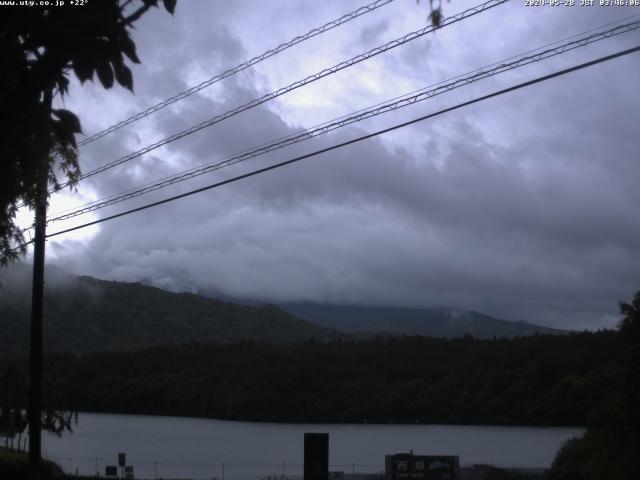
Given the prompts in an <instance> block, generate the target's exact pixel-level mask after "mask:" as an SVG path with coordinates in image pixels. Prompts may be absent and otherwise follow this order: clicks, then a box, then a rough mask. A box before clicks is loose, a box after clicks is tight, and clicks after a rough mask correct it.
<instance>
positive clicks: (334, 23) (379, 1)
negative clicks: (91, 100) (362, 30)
mask: <svg viewBox="0 0 640 480" xmlns="http://www.w3.org/2000/svg"><path fill="white" fill-rule="evenodd" d="M393 1H394V0H376V1H375V2H372V3H370V4H368V5H365V6H363V7H360V8H358V9H357V10H354V11H352V12H349V13H347V14H345V15H343V16H341V17H340V18H337V19H335V20H331V21H330V22H327V23H325V24H324V25H322V26H321V27H316V28H314V29H312V30H309V31H308V32H307V33H305V34H304V35H298V36H296V37H294V38H292V39H291V40H289V41H288V42H285V43H281V44H280V45H278V46H277V47H275V48H273V49H271V50H267V51H266V52H264V53H262V54H260V55H258V56H256V57H253V58H252V59H250V60H247V61H246V62H244V63H241V64H240V65H237V66H235V67H233V68H230V69H228V70H225V71H224V72H222V73H220V74H218V75H216V76H215V77H211V78H210V79H208V80H205V81H204V82H202V83H199V84H198V85H196V86H194V87H191V88H189V89H188V90H185V91H183V92H180V93H178V94H177V95H175V96H173V97H171V98H167V99H166V100H163V101H162V102H159V103H157V104H156V105H154V106H152V107H149V108H147V109H146V110H144V111H142V112H139V113H137V114H135V115H132V116H131V117H129V118H127V119H125V120H122V121H121V122H118V123H116V124H114V125H112V126H110V127H109V128H106V129H104V130H102V131H101V132H98V133H96V134H94V135H92V136H90V137H88V138H86V139H84V140H82V141H81V142H78V146H80V147H81V146H83V145H87V144H88V143H91V142H94V141H96V140H98V139H99V138H102V137H104V136H106V135H109V134H110V133H113V132H115V131H116V130H119V129H121V128H122V127H125V126H127V125H129V124H131V123H133V122H135V121H137V120H140V119H141V118H144V117H148V116H149V115H151V114H152V113H155V112H157V111H158V110H161V109H163V108H165V107H167V106H169V105H171V104H172V103H175V102H178V101H180V100H182V99H184V98H187V97H189V96H191V95H193V94H194V93H197V92H199V91H200V90H203V89H205V88H207V87H210V86H211V85H213V84H214V83H217V82H219V81H221V80H224V79H225V78H228V77H231V76H232V75H235V74H236V73H239V72H241V71H243V70H246V69H247V68H249V67H252V66H253V65H256V64H258V63H260V62H262V61H263V60H266V59H268V58H271V57H273V56H275V55H277V54H278V53H280V52H283V51H285V50H287V49H288V48H291V47H293V46H294V45H297V44H299V43H302V42H304V41H305V40H308V39H310V38H313V37H315V36H317V35H320V34H321V33H324V32H327V31H329V30H332V29H334V28H336V27H338V26H340V25H342V24H344V23H347V22H349V21H351V20H353V19H355V18H358V17H360V16H362V15H365V14H367V13H369V12H372V11H374V10H376V9H378V8H380V7H383V6H385V5H387V4H389V3H391V2H393Z"/></svg>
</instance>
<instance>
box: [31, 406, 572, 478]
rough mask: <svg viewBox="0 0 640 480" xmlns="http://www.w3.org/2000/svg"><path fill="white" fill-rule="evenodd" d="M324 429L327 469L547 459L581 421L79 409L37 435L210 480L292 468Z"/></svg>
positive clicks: (59, 456) (84, 466) (89, 458)
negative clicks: (307, 419)
mask: <svg viewBox="0 0 640 480" xmlns="http://www.w3.org/2000/svg"><path fill="white" fill-rule="evenodd" d="M305 432H326V433H329V463H330V469H331V470H332V471H344V472H345V473H352V472H355V473H367V472H379V471H381V470H384V456H385V454H389V453H395V452H398V451H401V450H405V451H406V450H413V451H414V453H415V454H417V455H418V454H422V455H437V454H443V455H459V456H460V463H461V465H471V464H474V463H486V464H492V465H497V466H503V467H534V468H535V467H543V468H544V467H548V466H549V465H550V464H551V462H552V460H553V457H554V455H555V454H556V452H557V451H558V449H559V448H560V446H561V444H562V442H564V441H565V440H568V439H569V438H571V437H574V436H580V435H582V434H583V433H584V430H583V429H581V428H534V427H492V426H451V425H361V424H346V425H342V424H341V425H336V424H328V425H320V424H314V425H308V424H275V423H252V422H229V421H221V420H206V419H199V418H184V417H156V416H144V415H108V414H97V413H81V414H80V415H79V417H78V425H76V426H75V427H74V433H73V434H66V435H64V436H63V437H62V438H56V437H53V436H51V435H44V436H43V447H42V451H43V455H44V456H46V457H47V458H50V459H52V460H55V461H56V462H57V463H59V464H60V465H61V466H62V467H63V468H64V469H65V470H67V471H69V472H72V473H74V472H75V471H76V469H78V472H79V473H80V474H90V475H93V474H95V473H96V471H99V472H100V475H101V476H103V475H104V467H105V465H117V453H118V452H126V453H127V464H130V465H133V466H134V469H135V476H136V478H162V477H163V478H194V479H195V478H207V479H211V478H213V477H217V478H218V479H219V480H248V479H263V478H267V477H268V476H270V477H271V478H272V479H273V477H277V478H278V479H280V477H281V476H282V474H283V471H284V476H285V477H286V478H291V477H295V476H301V474H302V462H303V435H304V433H305Z"/></svg>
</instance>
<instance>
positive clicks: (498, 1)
mask: <svg viewBox="0 0 640 480" xmlns="http://www.w3.org/2000/svg"><path fill="white" fill-rule="evenodd" d="M507 1H508V0H488V1H486V2H485V3H482V4H480V5H477V6H475V7H471V8H469V9H467V10H464V11H463V12H460V13H458V14H456V15H454V16H452V17H448V18H445V19H444V20H443V21H442V22H441V24H440V26H439V27H435V26H433V25H429V26H428V27H425V28H422V29H420V30H416V31H414V32H410V33H407V34H405V35H404V36H402V37H400V38H397V39H395V40H392V41H391V42H388V43H386V44H384V45H382V46H379V47H376V48H373V49H371V50H369V51H368V52H365V53H361V54H359V55H356V56H355V57H352V58H350V59H349V60H345V61H343V62H341V63H339V64H337V65H334V66H332V67H329V68H325V69H324V70H321V71H320V72H317V73H315V74H313V75H309V76H308V77H306V78H304V79H302V80H298V81H296V82H293V83H291V84H289V85H287V86H286V87H282V88H280V89H278V90H275V91H273V92H271V93H268V94H266V95H264V96H262V97H260V98H256V99H254V100H252V101H250V102H248V103H246V104H244V105H241V106H239V107H236V108H234V109H232V110H229V111H227V112H225V113H222V114H220V115H216V116H215V117H212V118H210V119H209V120H205V121H204V122H201V123H199V124H197V125H194V126H192V127H190V128H188V129H186V130H182V131H181V132H178V133H175V134H173V135H171V136H170V137H167V138H164V139H162V140H160V141H158V142H156V143H153V144H151V145H148V146H146V147H144V148H142V149H140V150H138V151H136V152H133V153H130V154H129V155H126V156H124V157H121V158H119V159H117V160H114V161H112V162H110V163H107V164H105V165H103V166H101V167H98V168H96V169H94V170H91V171H89V172H87V173H85V174H83V175H81V176H80V178H79V180H84V179H86V178H88V177H91V176H94V175H97V174H99V173H102V172H104V171H106V170H109V169H111V168H113V167H116V166H118V165H122V164H123V163H126V162H128V161H130V160H133V159H135V158H138V157H140V156H142V155H144V154H145V153H149V152H151V151H152V150H155V149H157V148H159V147H162V146H164V145H167V144H169V143H171V142H174V141H176V140H179V139H180V138H183V137H186V136H188V135H191V134H193V133H196V132H198V131H200V130H202V129H204V128H207V127H210V126H212V125H214V124H216V123H219V122H221V121H223V120H226V119H228V118H230V117H232V116H234V115H237V114H239V113H241V112H244V111H246V110H249V109H251V108H254V107H257V106H258V105H261V104H263V103H265V102H267V101H269V100H272V99H274V98H277V97H279V96H281V95H284V94H285V93H288V92H291V91H293V90H296V89H298V88H300V87H303V86H305V85H308V84H310V83H312V82H315V81H317V80H320V79H321V78H324V77H326V76H328V75H332V74H334V73H336V72H339V71H341V70H344V69H345V68H348V67H351V66H352V65H355V64H357V63H360V62H362V61H364V60H368V59H369V58H372V57H375V56H377V55H380V54H381V53H384V52H387V51H389V50H391V49H393V48H396V47H399V46H401V45H404V44H406V43H408V42H410V41H412V40H415V39H417V38H420V37H423V36H424V35H427V34H428V33H431V32H433V31H434V30H437V29H440V28H444V27H446V26H448V25H451V24H454V23H457V22H459V21H461V20H464V19H466V18H469V17H472V16H474V15H477V14H479V13H482V12H484V11H486V10H489V9H490V8H493V7H497V6H498V5H502V4H503V3H505V2H507ZM68 185H69V184H68V183H65V184H63V185H61V186H60V189H62V188H64V187H65V186H68Z"/></svg>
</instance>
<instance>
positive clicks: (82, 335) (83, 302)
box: [0, 275, 339, 355]
mask: <svg viewBox="0 0 640 480" xmlns="http://www.w3.org/2000/svg"><path fill="white" fill-rule="evenodd" d="M5 283H6V282H5ZM47 286H48V288H47V289H46V293H45V328H44V349H45V351H47V352H74V353H84V352H95V351H113V350H135V349H139V348H143V347H148V346H152V345H175V344H180V343H185V342H194V341H197V342H220V343H229V342H235V341H240V340H243V339H245V340H256V341H266V342H298V341H308V340H310V339H315V340H317V341H327V340H330V339H331V338H337V337H338V336H339V334H338V333H336V332H331V331H330V330H329V329H325V328H322V327H318V326H316V325H313V324H310V323H307V322H305V321H303V320H299V319H297V318H295V317H294V316H292V315H291V314H289V313H287V312H285V311H283V310H281V309H280V308H278V307H276V306H273V305H263V306H240V305H234V304H231V303H225V302H221V301H219V300H214V299H211V298H206V297H202V296H200V295H193V294H189V293H171V292H167V291H164V290H161V289H158V288H154V287H149V286H146V285H142V284H139V283H121V282H108V281H103V280H97V279H95V278H91V277H75V276H71V275H66V276H65V277H64V281H63V282H60V283H56V282H51V281H49V282H48V284H47ZM4 287H5V288H3V290H2V291H0V332H2V333H1V334H0V355H19V354H23V353H26V352H27V351H28V345H29V343H28V340H29V339H28V335H29V311H30V310H29V298H28V294H27V293H26V292H24V291H23V292H22V293H17V292H16V289H15V288H11V286H7V285H6V284H5V285H4ZM26 291H27V292H28V290H26Z"/></svg>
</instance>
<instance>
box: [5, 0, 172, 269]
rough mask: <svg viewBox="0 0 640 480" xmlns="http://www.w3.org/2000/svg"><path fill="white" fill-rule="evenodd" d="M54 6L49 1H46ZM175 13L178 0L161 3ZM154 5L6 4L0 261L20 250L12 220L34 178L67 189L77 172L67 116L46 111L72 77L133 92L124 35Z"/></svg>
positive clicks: (33, 197)
mask: <svg viewBox="0 0 640 480" xmlns="http://www.w3.org/2000/svg"><path fill="white" fill-rule="evenodd" d="M52 3H53V2H52ZM163 4H164V8H165V9H166V10H167V11H168V12H169V13H173V11H174V9H175V5H176V0H163ZM157 5H158V0H100V1H93V2H87V3H86V4H84V5H81V6H77V7H69V6H68V5H67V7H69V8H67V7H56V6H46V7H39V6H33V7H26V6H14V7H10V6H5V7H3V9H2V10H3V11H2V15H1V16H0V52H1V55H0V58H1V60H0V62H1V64H0V111H1V112H2V115H1V116H0V162H1V167H2V172H3V174H2V176H0V264H1V265H4V264H7V263H8V262H10V261H12V260H15V259H17V258H18V257H19V256H20V255H21V254H23V253H24V252H25V247H24V246H19V247H17V248H16V247H15V245H16V244H17V245H21V244H22V243H23V242H24V235H23V232H22V230H21V229H20V228H19V227H18V226H17V225H16V223H15V214H16V212H17V209H18V207H19V205H20V204H24V205H26V206H29V207H32V208H33V207H35V205H36V203H37V200H38V198H39V179H42V178H43V177H44V176H46V177H47V178H48V185H49V187H50V188H51V187H52V188H60V187H61V186H62V185H65V186H70V187H73V186H74V185H75V184H76V183H77V180H78V177H79V175H80V167H79V165H78V158H77V145H76V141H75V134H76V133H81V127H80V121H79V120H78V117H77V116H76V114H74V113H73V112H70V111H69V110H65V109H54V108H51V105H50V99H51V98H53V97H56V96H58V95H59V96H60V97H64V95H66V94H67V93H68V87H69V76H70V75H71V73H72V72H73V74H75V75H76V76H77V78H78V79H79V80H80V81H81V82H85V81H86V80H92V79H93V78H94V74H95V76H97V78H98V80H99V81H100V83H101V84H102V85H103V86H104V88H107V89H108V88H111V87H112V86H113V85H114V82H117V83H118V84H120V85H122V86H123V87H125V88H127V89H129V90H131V91H133V77H132V74H131V70H130V69H129V67H128V66H127V64H126V63H127V61H128V62H133V63H139V62H140V60H139V58H138V55H137V53H136V47H135V44H134V42H133V40H132V39H131V36H130V30H131V29H132V27H133V25H134V23H135V22H136V21H137V20H138V19H139V18H140V17H141V16H142V15H143V14H144V13H145V12H147V11H148V10H149V9H150V8H152V7H156V6H157Z"/></svg>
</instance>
